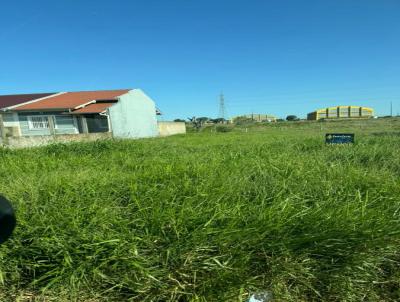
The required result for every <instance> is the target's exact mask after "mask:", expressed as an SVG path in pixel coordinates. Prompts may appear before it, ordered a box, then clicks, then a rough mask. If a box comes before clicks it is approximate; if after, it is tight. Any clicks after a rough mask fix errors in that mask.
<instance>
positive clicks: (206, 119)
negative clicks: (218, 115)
mask: <svg viewBox="0 0 400 302" xmlns="http://www.w3.org/2000/svg"><path fill="white" fill-rule="evenodd" d="M197 120H198V121H200V122H201V123H202V124H204V123H206V122H208V121H209V120H210V118H209V117H205V116H202V117H198V118H197Z"/></svg>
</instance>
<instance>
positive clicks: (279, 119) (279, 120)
mask: <svg viewBox="0 0 400 302" xmlns="http://www.w3.org/2000/svg"><path fill="white" fill-rule="evenodd" d="M276 121H277V122H284V121H285V120H284V119H283V118H278V119H277V120H276Z"/></svg>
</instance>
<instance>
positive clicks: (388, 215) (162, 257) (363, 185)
mask: <svg viewBox="0 0 400 302" xmlns="http://www.w3.org/2000/svg"><path fill="white" fill-rule="evenodd" d="M246 128H247V130H246ZM213 129H214V128H213V127H210V128H207V129H205V130H204V131H203V132H201V133H190V134H188V135H186V136H175V137H169V138H162V139H161V138H158V139H144V140H136V141H99V142H95V143H79V144H77V143H75V144H70V145H51V146H47V147H43V148H36V149H31V150H28V149H26V150H7V149H0V156H1V161H0V192H1V194H3V195H4V196H6V197H7V198H9V199H10V200H11V201H12V202H13V204H14V206H15V207H16V210H17V216H18V222H19V224H18V227H17V229H16V232H15V234H14V236H13V237H12V239H11V240H9V241H8V242H7V243H5V244H4V245H2V246H0V301H85V302H89V301H91V302H94V301H182V302H183V301H247V299H248V297H249V293H253V292H257V291H259V290H268V291H269V292H272V293H273V295H274V297H275V299H276V300H275V301H399V300H400V225H399V222H400V121H399V120H371V121H362V122H330V123H281V124H273V125H263V126H249V127H245V126H242V127H240V128H235V129H234V130H233V131H232V132H229V133H216V132H214V130H213ZM327 131H353V132H355V133H356V144H355V145H353V146H326V145H324V142H323V140H324V134H325V132H327Z"/></svg>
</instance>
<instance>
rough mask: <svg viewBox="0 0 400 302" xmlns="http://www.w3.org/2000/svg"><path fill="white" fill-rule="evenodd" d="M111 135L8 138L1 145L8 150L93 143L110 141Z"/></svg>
mask: <svg viewBox="0 0 400 302" xmlns="http://www.w3.org/2000/svg"><path fill="white" fill-rule="evenodd" d="M110 138H111V133H110V132H104V133H89V134H66V135H63V134H60V135H35V136H21V137H8V138H7V140H6V141H5V142H3V144H4V145H5V146H7V147H10V148H13V149H14V148H16V149H17V148H30V147H39V146H45V145H49V144H54V143H70V142H82V141H95V140H100V139H110Z"/></svg>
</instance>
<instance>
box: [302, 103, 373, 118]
mask: <svg viewBox="0 0 400 302" xmlns="http://www.w3.org/2000/svg"><path fill="white" fill-rule="evenodd" d="M373 116H374V109H372V108H368V107H362V106H336V107H328V108H323V109H318V110H316V111H313V112H310V113H309V114H307V119H308V120H311V121H317V120H320V119H341V118H371V117H373Z"/></svg>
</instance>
